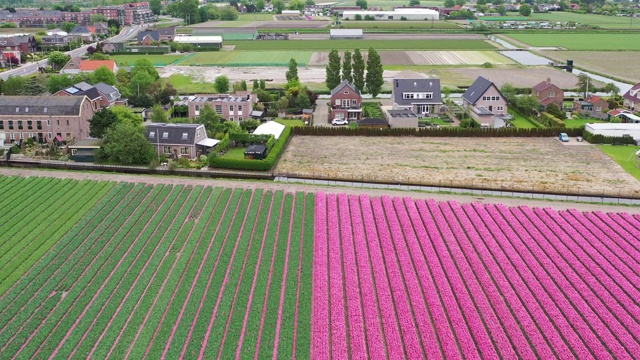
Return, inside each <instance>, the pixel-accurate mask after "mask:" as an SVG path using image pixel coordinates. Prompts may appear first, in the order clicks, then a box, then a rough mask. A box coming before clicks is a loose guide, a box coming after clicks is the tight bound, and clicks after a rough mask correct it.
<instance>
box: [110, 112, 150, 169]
mask: <svg viewBox="0 0 640 360" xmlns="http://www.w3.org/2000/svg"><path fill="white" fill-rule="evenodd" d="M98 153H99V156H98V157H99V158H100V159H102V160H107V161H110V162H113V163H117V164H122V165H146V164H149V163H151V162H152V161H153V160H154V159H157V153H156V150H155V149H154V147H153V145H152V144H151V143H150V142H149V140H147V137H146V136H145V133H144V128H143V127H142V126H135V125H132V124H129V123H125V122H118V123H117V124H116V125H114V126H113V127H111V128H109V129H108V130H107V131H106V132H105V134H104V141H103V143H102V148H101V149H100V151H99V152H98Z"/></svg>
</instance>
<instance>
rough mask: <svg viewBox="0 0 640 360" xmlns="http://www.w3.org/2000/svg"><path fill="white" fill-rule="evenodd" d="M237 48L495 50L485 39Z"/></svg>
mask: <svg viewBox="0 0 640 360" xmlns="http://www.w3.org/2000/svg"><path fill="white" fill-rule="evenodd" d="M225 44H226V45H235V46H236V47H235V50H271V51H274V50H298V49H301V48H304V49H305V50H331V49H349V50H353V49H356V48H359V49H368V48H370V47H374V48H375V49H376V50H378V51H380V50H494V49H495V47H494V46H493V45H491V44H489V43H488V42H486V41H483V40H469V39H465V40H307V41H304V42H301V40H289V41H229V42H226V43H225Z"/></svg>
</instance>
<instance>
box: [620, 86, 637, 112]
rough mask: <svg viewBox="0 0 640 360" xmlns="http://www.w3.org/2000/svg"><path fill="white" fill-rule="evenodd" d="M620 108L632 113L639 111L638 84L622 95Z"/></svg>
mask: <svg viewBox="0 0 640 360" xmlns="http://www.w3.org/2000/svg"><path fill="white" fill-rule="evenodd" d="M622 106H624V107H625V108H627V109H629V110H632V111H640V83H637V84H635V85H634V86H633V87H632V88H631V89H629V91H627V92H626V93H624V95H622Z"/></svg>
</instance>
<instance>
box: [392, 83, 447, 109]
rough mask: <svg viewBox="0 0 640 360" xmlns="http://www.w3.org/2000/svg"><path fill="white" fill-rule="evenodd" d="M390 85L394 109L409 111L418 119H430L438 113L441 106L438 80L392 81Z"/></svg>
mask: <svg viewBox="0 0 640 360" xmlns="http://www.w3.org/2000/svg"><path fill="white" fill-rule="evenodd" d="M392 83H393V88H392V90H391V93H392V96H391V98H392V99H393V108H394V109H397V110H411V111H413V113H415V114H416V115H418V116H420V117H430V116H434V115H438V114H439V113H440V107H441V106H442V93H441V91H440V79H429V78H413V79H393V82H392Z"/></svg>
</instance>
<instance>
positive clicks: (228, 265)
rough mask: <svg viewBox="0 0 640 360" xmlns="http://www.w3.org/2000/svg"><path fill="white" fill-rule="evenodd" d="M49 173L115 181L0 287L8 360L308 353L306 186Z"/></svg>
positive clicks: (310, 201) (2, 340) (309, 209)
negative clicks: (233, 185) (169, 182)
mask: <svg viewBox="0 0 640 360" xmlns="http://www.w3.org/2000/svg"><path fill="white" fill-rule="evenodd" d="M2 181H3V182H5V181H12V182H18V183H16V184H14V186H12V187H10V188H9V189H11V190H12V191H13V192H16V193H20V190H21V189H22V188H23V187H24V185H22V184H21V183H22V182H25V183H26V185H27V186H28V185H34V184H33V182H34V181H37V180H36V179H33V180H32V179H14V178H2ZM55 182H56V183H57V185H58V186H60V187H64V188H65V189H70V190H68V192H70V193H71V194H72V195H73V196H75V197H85V198H86V194H87V193H86V192H84V191H83V190H88V189H85V187H100V188H104V187H106V186H109V187H110V189H108V190H109V192H108V193H107V194H106V195H105V194H104V193H103V194H102V195H103V196H102V198H101V199H100V201H99V202H98V203H95V204H94V205H93V206H89V208H90V209H89V211H87V212H86V215H84V216H82V215H79V216H77V218H76V219H75V220H74V221H73V222H72V223H70V224H71V225H72V227H71V226H70V229H67V231H66V234H65V233H54V234H57V235H58V236H57V238H51V237H50V235H51V234H52V233H51V231H49V230H47V231H46V234H47V238H48V239H51V240H50V241H55V240H58V239H59V241H57V242H55V245H54V246H53V247H52V248H51V251H49V252H47V253H46V254H45V255H44V256H43V257H42V258H41V259H40V261H39V262H37V264H36V265H34V266H32V267H31V269H30V270H29V272H28V273H26V275H25V276H23V277H22V278H21V279H20V281H18V282H16V283H15V284H13V285H11V286H10V289H9V290H8V291H5V292H3V293H2V295H0V353H2V354H3V357H6V358H11V357H18V358H39V357H49V356H51V357H59V358H72V357H83V358H101V359H107V358H143V357H150V358H165V357H166V358H173V359H177V358H203V356H205V354H206V357H216V356H217V357H218V358H225V359H228V358H233V357H237V358H249V357H250V358H253V357H254V356H255V357H256V358H257V357H259V358H267V357H268V358H272V357H279V358H291V357H292V356H295V357H298V358H309V350H310V328H309V326H310V318H311V317H310V311H311V306H310V305H311V304H310V303H311V270H312V267H311V265H310V264H311V261H312V257H313V253H312V251H311V249H312V248H313V243H312V241H313V209H314V195H313V194H304V193H286V194H285V193H283V192H282V191H277V192H273V191H263V190H260V189H257V190H245V189H223V188H211V187H203V186H195V187H192V186H182V185H180V186H164V185H157V186H149V185H144V184H137V185H134V184H130V183H118V184H117V185H114V184H113V183H106V182H105V183H102V182H91V181H86V182H83V184H82V185H84V187H81V188H78V189H77V191H76V190H75V189H76V187H72V186H65V185H69V184H70V182H68V181H63V180H56V181H55ZM2 188H3V189H5V187H4V186H3V187H2ZM92 189H93V188H92ZM42 191H45V190H44V189H43V190H42ZM94 192H95V191H94ZM94 192H89V193H90V194H94ZM49 193H50V194H51V193H53V192H49ZM50 199H51V200H50ZM50 199H49V198H46V200H47V201H52V202H53V200H55V198H54V197H51V198H50ZM62 200H63V201H62V203H64V204H75V203H79V202H78V200H77V199H76V200H74V198H69V199H62ZM35 201H36V199H35V198H34V202H35ZM80 203H82V202H80ZM40 204H42V203H41V202H40ZM49 208H54V207H46V209H49ZM29 223H30V222H29V220H25V222H24V223H22V225H25V224H29ZM47 224H48V222H47ZM73 225H75V226H73ZM18 228H19V227H18ZM42 233H45V232H44V231H43V232H42ZM12 239H13V238H12ZM0 284H1V285H2V286H3V288H4V289H6V288H7V287H8V284H9V283H6V282H2V283H0Z"/></svg>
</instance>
